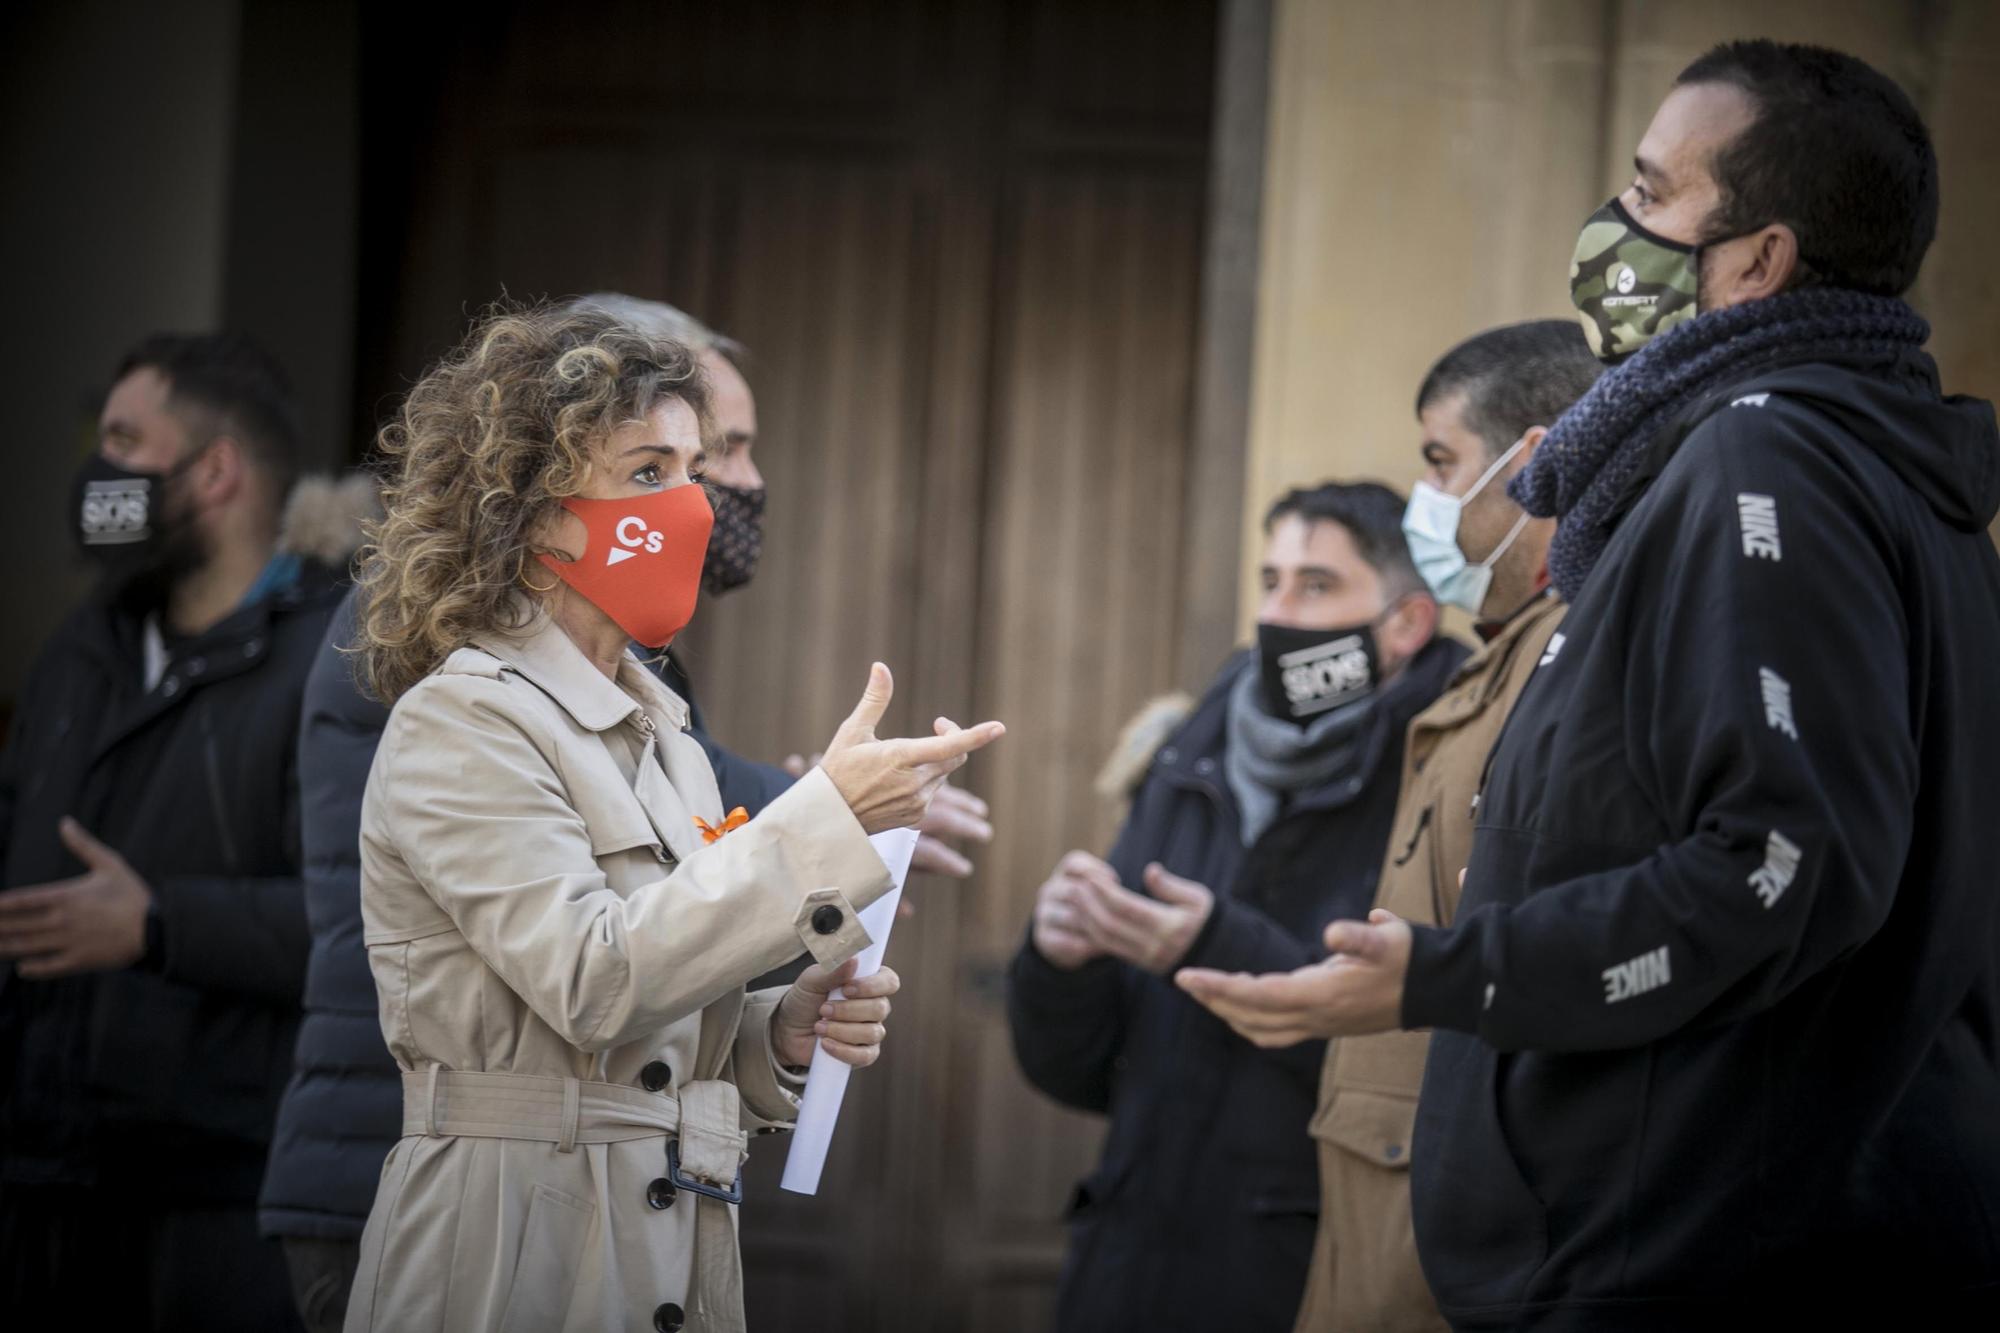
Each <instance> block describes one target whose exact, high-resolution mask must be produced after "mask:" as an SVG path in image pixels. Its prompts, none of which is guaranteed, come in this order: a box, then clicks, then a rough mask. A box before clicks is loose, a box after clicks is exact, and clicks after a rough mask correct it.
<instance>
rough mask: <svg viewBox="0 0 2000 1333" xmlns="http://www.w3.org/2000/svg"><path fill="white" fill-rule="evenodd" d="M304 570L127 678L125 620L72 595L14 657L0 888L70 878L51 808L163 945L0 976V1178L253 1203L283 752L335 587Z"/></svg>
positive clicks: (283, 1049)
mask: <svg viewBox="0 0 2000 1333" xmlns="http://www.w3.org/2000/svg"><path fill="white" fill-rule="evenodd" d="M338 578H339V574H338V573H337V572H336V571H335V570H333V569H331V568H329V567H327V566H324V565H320V564H314V563H306V564H304V565H303V566H302V567H300V568H299V569H298V570H295V571H294V576H293V577H291V578H290V579H289V580H288V581H285V582H283V585H282V586H280V587H279V588H277V590H275V591H273V592H270V593H269V594H268V595H265V596H263V597H261V598H259V599H258V600H257V601H255V602H254V603H252V604H250V605H247V606H245V607H243V608H241V609H239V610H237V611H236V612H234V613H233V614H231V615H230V616H229V617H227V618H226V619H224V620H223V621H222V622H221V623H220V624H218V625H216V626H215V627H214V628H212V629H210V630H209V631H208V632H207V633H205V634H202V635H200V636H199V637H198V638H196V639H194V640H191V641H189V642H186V643H184V644H182V645H180V646H179V648H178V649H177V651H176V653H175V655H174V656H173V658H172V659H171V662H170V664H169V665H168V667H167V669H166V672H165V674H164V675H163V676H162V677H161V678H160V680H159V682H158V684H157V685H155V686H154V687H153V688H152V689H150V690H148V689H146V688H145V685H144V669H143V662H144V647H143V644H144V637H143V634H144V631H143V621H142V619H141V618H140V617H138V616H137V615H135V614H133V613H132V612H130V611H127V610H124V609H121V608H119V607H116V606H113V605H108V604H105V603H102V602H92V603H90V604H88V605H85V606H84V607H82V608H80V609H79V610H77V611H76V612H75V613H74V614H73V615H71V616H70V617H69V619H68V620H67V621H65V622H64V624H63V626H62V627H61V629H59V630H58V631H57V633H56V635H55V637H54V638H53V639H52V640H51V641H50V642H49V644H48V645H47V646H46V647H45V648H44V649H43V651H42V653H41V656H40V657H39V658H37V660H36V663H35V666H34V668H33V670H32V672H31V674H30V676H29V679H28V683H27V686H26V688H25V690H24V691H23V693H22V696H21V700H20V706H19V708H18V709H17V710H16V713H15V723H14V733H13V735H12V736H11V737H10V738H9V743H8V747H7V755H6V759H5V761H4V768H0V837H4V839H5V842H4V849H0V866H4V869H0V883H4V885H5V886H6V887H8V888H16V887H20V886H22V885H29V884H41V883H46V882H48V881H50V880H57V879H65V878H68V877H70V876H73V875H77V874H80V873H82V869H83V868H82V866H80V865H79V864H78V863H77V861H76V859H75V858H74V857H72V856H71V855H70V854H69V852H68V851H67V850H66V849H65V848H64V847H63V845H62V843H61V842H60V841H59V840H58V838H57V834H56V825H57V821H58V820H60V819H61V818H62V817H63V816H64V815H74V816H75V817H76V818H77V819H78V820H79V821H80V822H81V823H82V824H83V826H84V827H85V828H86V829H89V830H90V831H91V832H93V833H95V834H96V835H97V837H98V838H99V839H101V840H102V841H103V842H105V843H107V844H108V845H110V846H111V847H112V848H114V849H116V850H117V851H118V852H120V853H121V854H122V855H123V856H124V858H125V859H126V861H127V862H129V863H130V864H131V866H132V867H133V869H135V870H136V871H138V873H139V874H140V875H141V876H143V877H144V878H145V879H146V881H147V882H148V883H149V884H150V885H151V886H152V888H153V891H154V895H155V901H156V903H157V906H158V911H159V914H160V918H161V921H162V922H163V924H164V951H163V955H162V956H158V957H154V958H149V959H148V960H146V961H145V962H144V963H143V964H142V965H141V966H138V967H134V968H131V969H127V970H125V971H120V972H108V973H98V974H93V975H87V976H80V977H72V978H66V979H62V980H58V981H24V980H22V979H21V978H20V977H19V976H18V975H17V974H16V973H15V971H14V969H13V967H12V966H11V965H8V966H6V967H5V968H4V969H0V1188H5V1184H6V1183H7V1182H23V1183H26V1182H49V1183H73V1184H93V1183H101V1182H103V1181H105V1180H116V1179H118V1178H119V1177H120V1175H121V1174H125V1175H127V1176H129V1178H131V1179H142V1180H144V1182H145V1188H146V1189H147V1190H148V1191H150V1192H156V1193H170V1194H173V1195H175V1197H177V1198H179V1199H182V1200H188V1201H194V1200H202V1199H210V1200H215V1201H218V1202H225V1203H247V1202H249V1201H250V1200H251V1199H254V1198H255V1197H256V1192H257V1182H258V1177H259V1175H260V1174H261V1170H262V1165H263V1157H264V1150H265V1144H266V1142H267V1141H268V1138H269V1135H270V1127H271V1120H272V1117H273V1115H274V1114H275V1112H276V1110H277V1104H278V1096H279V1094H280V1092H281V1091H282V1090H283V1088H284V1085H285V1076H286V1074H287V1073H288V1072H289V1070H290V1067H291V1049H292V1038H293V1033H294V1031H295V1028H296V1025H297V1022H298V1003H299V983H300V980H301V977H302V976H303V973H304V969H305V956H306V926H305V913H304V907H303V899H302V892H301V887H300V881H299V842H298V829H299V808H298V794H297V786H296V783H295V781H294V772H295V768H296V766H295V763H294V753H293V747H294V743H295V741H296V738H297V735H298V724H297V718H298V710H299V700H300V695H301V692H302V690H303V688H304V684H305V678H306V672H307V670H308V668H309V667H310V666H311V664H312V661H313V658H314V657H315V656H316V655H317V653H318V651H319V644H320V640H321V638H322V637H323V636H324V634H325V629H326V622H327V617H328V616H329V615H330V614H331V613H332V611H333V608H334V605H335V603H336V602H337V600H338V598H339V591H338V583H337V580H338Z"/></svg>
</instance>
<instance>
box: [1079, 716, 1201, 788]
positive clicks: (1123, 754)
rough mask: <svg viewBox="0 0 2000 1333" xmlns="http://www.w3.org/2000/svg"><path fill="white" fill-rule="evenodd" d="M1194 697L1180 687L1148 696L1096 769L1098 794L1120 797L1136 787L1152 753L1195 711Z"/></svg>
mask: <svg viewBox="0 0 2000 1333" xmlns="http://www.w3.org/2000/svg"><path fill="white" fill-rule="evenodd" d="M1194 705H1195V698H1194V696H1193V695H1192V694H1189V693H1187V692H1186V691H1183V690H1177V691H1175V692H1174V693H1172V694H1162V695H1160V696H1159V697H1158V698H1156V699H1153V700H1150V701H1149V702H1148V703H1147V704H1146V706H1145V707H1143V708H1141V709H1140V710H1139V711H1138V713H1137V715H1135V716H1134V717H1133V718H1132V720H1131V721H1130V722H1127V723H1126V724H1125V729H1124V730H1123V731H1121V732H1119V733H1118V744H1117V745H1115V746H1113V747H1112V750H1111V754H1110V756H1109V757H1108V758H1106V759H1105V761H1104V767H1103V768H1101V769H1099V770H1098V773H1097V781H1096V783H1095V784H1094V785H1095V786H1096V788H1097V794H1098V795H1099V796H1103V797H1106V798H1108V799H1110V800H1119V799H1122V798H1124V797H1127V796H1130V795H1131V794H1132V793H1133V792H1134V791H1136V790H1137V789H1138V786H1139V783H1140V781H1141V780H1142V779H1144V778H1145V776H1146V770H1147V768H1148V767H1150V766H1151V765H1152V762H1153V756H1154V755H1155V754H1158V753H1159V750H1160V747H1161V746H1162V745H1165V744H1166V743H1167V737H1169V736H1171V735H1173V734H1174V732H1175V731H1177V730H1179V728H1180V725H1181V723H1183V722H1185V721H1187V719H1188V714H1190V713H1192V712H1193V711H1194Z"/></svg>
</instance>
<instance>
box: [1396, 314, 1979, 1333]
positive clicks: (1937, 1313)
mask: <svg viewBox="0 0 2000 1333" xmlns="http://www.w3.org/2000/svg"><path fill="white" fill-rule="evenodd" d="M1656 460H1657V461H1656V463H1655V466H1654V468H1653V469H1652V470H1653V471H1654V472H1655V473H1656V475H1657V480H1655V481H1653V482H1652V483H1651V485H1650V487H1649V488H1647V489H1646V490H1645V491H1644V492H1643V495H1642V497H1641V498H1638V499H1637V501H1636V503H1634V504H1633V506H1632V507H1631V509H1630V511H1629V513H1628V514H1627V516H1626V517H1625V518H1624V519H1623V521H1622V523H1621V524H1620V525H1619V527H1618V529H1617V531H1616V533H1615V534H1614V536H1613V537H1612V539H1611V544H1610V546H1609V548H1608V549H1607V550H1606V552H1605V554H1604V556H1603V558H1602V560H1601V561H1600V562H1599V564H1598V565H1597V567H1596V569H1595V570H1594V571H1593V572H1592V573H1591V575H1590V578H1589V581H1588V583H1587V584H1586V585H1585V587H1584V589H1583V592H1582V595H1581V596H1580V597H1579V598H1578V599H1577V601H1576V604H1575V605H1574V606H1573V607H1572V608H1571V610H1570V613H1569V616H1568V618H1567V619H1566V620H1565V621H1564V622H1563V627H1562V632H1561V634H1560V635H1558V636H1557V637H1556V639H1554V640H1552V641H1551V643H1550V646H1549V649H1548V651H1547V652H1546V653H1545V654H1544V656H1543V658H1542V664H1541V666H1540V668H1539V670H1538V671H1537V672H1536V674H1535V676H1534V678H1533V679H1532V680H1530V682H1529V684H1528V686H1527V689H1526V691H1525V692H1524V693H1523V695H1522V698H1521V701H1520V703H1519V704H1518V705H1517V707H1516V709H1515V711H1514V713H1513V716H1512V718H1511V719H1510V720H1509V722H1508V725H1507V729H1506V731H1505V733H1504V734H1503V736H1502V738H1501V741H1500V743H1499V745H1498V747H1497V748H1496V750H1495V752H1494V757H1493V760H1492V767H1491V773H1490V778H1489V781H1488V783H1487V786H1486V791H1485V795H1484V797H1483V799H1482V802H1481V808H1480V815H1479V823H1478V828H1477V830H1476V833H1475V835H1474V844H1473V853H1472V859H1471V868H1470V871H1469V873H1468V875H1467V878H1466V885H1465V896H1464V901H1463V903H1462V905H1461V906H1460V909H1459V915H1458V918H1457V921H1456V923H1455V924H1454V925H1453V926H1452V927H1451V928H1449V929H1446V930H1419V931H1418V932H1417V938H1416V943H1415V946H1414V949H1413V953H1412V956H1411V960H1410V970H1409V980H1408V985H1407V989H1406V993H1405V999H1404V1007H1403V1019H1404V1021H1405V1023H1406V1024H1408V1025H1410V1026H1436V1027H1438V1028H1441V1029H1451V1031H1440V1032H1439V1033H1438V1034H1437V1036H1436V1038H1435V1039H1434V1041H1433V1043H1432V1046H1431V1055H1430V1063H1429V1066H1428V1069H1427V1072H1426V1077H1425V1081H1424V1089H1423V1098H1422V1101H1421V1104H1420V1108H1419V1112H1418V1117H1419V1118H1418V1127H1417V1140H1418V1142H1417V1147H1416V1152H1415V1154H1414V1162H1415V1165H1414V1171H1415V1176H1414V1179H1413V1181H1412V1195H1413V1204H1414V1208H1415V1214H1416V1227H1417V1240H1418V1244H1419V1249H1420V1253H1421V1255H1422V1258H1423V1263H1424V1271H1425V1274H1426V1276H1427V1277H1428V1278H1429V1280H1430V1282H1431V1286H1432V1288H1433V1290H1434V1291H1435V1292H1436V1294H1437V1297H1438V1302H1439V1305H1440V1306H1441V1307H1442V1308H1443V1310H1444V1312H1445V1313H1446V1315H1448V1316H1449V1317H1450V1318H1451V1319H1452V1321H1453V1323H1454V1324H1455V1325H1457V1326H1458V1327H1461V1328H1508V1329H1525V1328H1534V1329H1592V1330H1596V1329H1608V1330H1619V1329H1639V1328H1644V1329H1655V1328H1662V1329H1664V1328H1697V1327H1704V1326H1706V1327H1731V1328H1735V1327H1759V1328H1776V1327H1807V1326H1826V1327H1832V1326H1834V1325H1835V1324H1839V1323H1843V1322H1853V1323H1857V1324H1860V1325H1864V1326H1879V1327H1906V1328H1973V1327H1984V1328H1991V1327H1995V1326H2000V1325H1996V1323H1995V1322H1994V1319H1993V1315H1994V1312H1995V1310H1994V1307H1996V1306H2000V1133H1996V1131H1995V1116H1996V1114H2000V892H1996V891H1995V871H1994V845H1993V834H1992V830H1993V800H1994V794H1995V793H1996V792H2000V690H1996V688H1995V680H1996V676H1995V672H1996V664H2000V559H1996V556H1995V553H1994V548H1993V543H1992V540H1991V539H1990V538H1989V536H1988V535H1987V532H1986V526H1987V524H1988V523H1989V522H1990V521H1991V520H1992V518H1993V516H1994V512H1995V510H1996V508H2000V435H1996V432H1995V429H1994V417H1993V409H1992V407H1991V406H1990V405H1989V404H1986V403H1982V402H1977V401H1974V400H1968V399H1950V398H1943V397H1941V396H1940V394H1939V392H1938V388H1937V381H1936V371H1935V369H1934V368H1933V367H1932V366H1931V364H1930V361H1929V359H1928V358H1926V357H1923V356H1921V355H1919V354H1915V353H1912V354H1910V355H1909V356H1907V357H1905V358H1903V359H1901V360H1899V361H1898V362H1896V363H1893V364H1886V365H1866V366H1864V365H1854V366H1845V365H1830V364H1817V365H1803V366H1796V367H1792V368H1790V369H1786V370H1779V371H1771V372H1766V373H1762V374H1759V375H1758V376H1757V377H1756V378H1754V379H1746V380H1744V381H1742V382H1739V383H1738V384H1736V385H1734V386H1732V387H1731V388H1729V389H1728V390H1727V391H1725V392H1723V393H1720V394H1717V395H1716V396H1714V397H1713V398H1711V399H1710V400H1709V401H1708V402H1706V403H1705V404H1702V405H1700V406H1699V407H1698V408H1697V409H1696V410H1694V411H1692V412H1691V413H1690V414H1688V416H1687V417H1686V419H1685V421H1684V423H1683V424H1682V425H1681V426H1680V427H1679V428H1678V429H1676V430H1675V431H1672V432H1670V433H1669V434H1668V436H1667V437H1665V439H1664V440H1663V441H1662V442H1661V444H1660V446H1659V448H1658V449H1656ZM1833 1312H1838V1313H1839V1314H1840V1315H1842V1316H1844V1317H1841V1318H1833V1317H1828V1316H1829V1315H1830V1314H1831V1313H1833ZM1885 1312H1887V1313H1890V1314H1892V1316H1893V1317H1892V1318H1891V1319H1890V1320H1889V1321H1888V1322H1882V1323H1878V1322H1877V1321H1878V1320H1879V1319H1881V1317H1882V1316H1883V1315H1884V1314H1885Z"/></svg>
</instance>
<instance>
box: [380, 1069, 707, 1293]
mask: <svg viewBox="0 0 2000 1333" xmlns="http://www.w3.org/2000/svg"><path fill="white" fill-rule="evenodd" d="M739 1115H740V1101H739V1094H738V1092H737V1090H736V1086H735V1085H734V1084H733V1083H728V1082H724V1081H722V1080H701V1081H697V1082H693V1083H684V1084H682V1085H681V1086H680V1087H679V1088H677V1089H676V1090H675V1091H673V1092H647V1091H645V1090H644V1089H641V1088H628V1087H626V1086H625V1085H623V1084H621V1083H599V1082H596V1081H594V1080H590V1079H579V1078H567V1077H555V1076H550V1075H539V1074H487V1073H480V1072H476V1071H472V1070H457V1069H445V1068H442V1067H441V1066H438V1065H429V1066H426V1067H425V1068H423V1069H419V1070H416V1071H414V1072H406V1073H405V1074H404V1075H403V1136H404V1137H405V1138H408V1137H411V1136H414V1135H421V1136H424V1137H427V1138H430V1137H452V1138H474V1139H527V1140H531V1141H535V1142H540V1143H553V1144H555V1145H556V1148H557V1150H558V1151H561V1152H570V1151H573V1150H574V1149H575V1147H576V1145H577V1144H579V1143H583V1144H592V1143H624V1142H627V1141H630V1140H633V1139H654V1138H667V1137H670V1136H672V1137H678V1138H679V1139H680V1141H681V1168H682V1170H683V1171H685V1172H686V1173H687V1174H689V1175H692V1176H695V1177H696V1178H698V1179H702V1180H707V1181H711V1182H713V1183H716V1184H718V1185H723V1186H727V1185H729V1184H730V1183H731V1182H732V1181H733V1180H735V1178H736V1172H737V1168H738V1166H739V1165H740V1163H741V1161H742V1152H743V1146H744V1144H745V1143H746V1142H747V1138H746V1136H745V1135H744V1133H743V1131H742V1128H741V1125H740V1122H739V1120H738V1116H739ZM663 1151H664V1150H663ZM694 1203H695V1256H694V1278H695V1288H696V1289H695V1292H694V1298H695V1308H696V1309H697V1310H699V1311H700V1312H701V1313H702V1316H703V1318H702V1319H701V1321H700V1325H699V1326H700V1327H701V1328H703V1329H704V1330H713V1331H714V1333H740V1331H741V1330H742V1328H743V1261H742V1255H741V1252H740V1251H739V1250H738V1249H737V1244H736V1225H735V1222H734V1220H733V1219H732V1218H731V1217H730V1216H729V1205H728V1204H725V1203H722V1202H721V1201H719V1200H717V1199H713V1198H710V1197H708V1196H707V1195H696V1196H695V1198H694Z"/></svg>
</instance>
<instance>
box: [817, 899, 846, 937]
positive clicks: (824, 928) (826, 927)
mask: <svg viewBox="0 0 2000 1333" xmlns="http://www.w3.org/2000/svg"><path fill="white" fill-rule="evenodd" d="M812 922H813V929H814V930H816V931H818V932H819V933H820V934H822V935H831V934H833V932H835V931H836V930H839V929H840V922H841V915H840V909H839V908H838V907H835V906H834V905H833V904H831V903H828V904H827V905H826V906H825V907H821V908H816V909H815V910H814V911H813V915H812Z"/></svg>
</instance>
